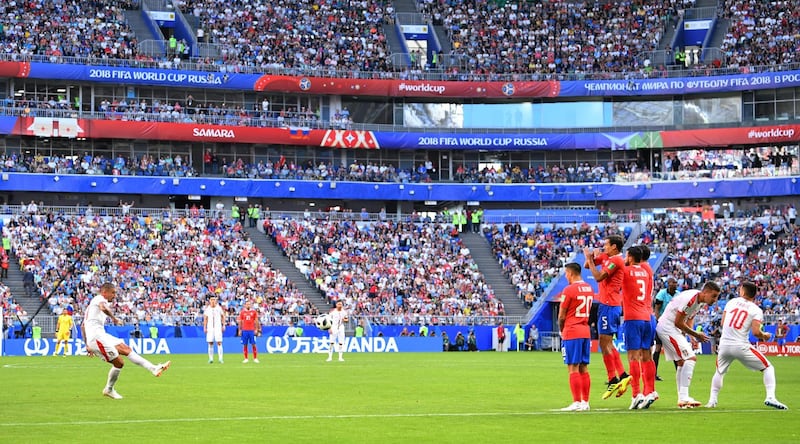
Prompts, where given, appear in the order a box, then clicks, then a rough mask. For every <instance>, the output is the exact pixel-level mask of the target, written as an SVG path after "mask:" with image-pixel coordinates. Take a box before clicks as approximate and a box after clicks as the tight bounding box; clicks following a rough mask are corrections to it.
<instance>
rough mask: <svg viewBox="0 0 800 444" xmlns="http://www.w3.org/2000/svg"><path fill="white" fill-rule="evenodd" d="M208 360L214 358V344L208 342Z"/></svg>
mask: <svg viewBox="0 0 800 444" xmlns="http://www.w3.org/2000/svg"><path fill="white" fill-rule="evenodd" d="M208 360H209V361H213V360H214V344H211V343H209V344H208Z"/></svg>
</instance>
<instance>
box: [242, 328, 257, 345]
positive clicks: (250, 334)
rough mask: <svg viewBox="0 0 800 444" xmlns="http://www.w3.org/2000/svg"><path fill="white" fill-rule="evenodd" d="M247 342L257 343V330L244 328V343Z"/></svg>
mask: <svg viewBox="0 0 800 444" xmlns="http://www.w3.org/2000/svg"><path fill="white" fill-rule="evenodd" d="M247 344H253V345H256V332H255V330H242V345H247Z"/></svg>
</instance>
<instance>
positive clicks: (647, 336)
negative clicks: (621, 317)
mask: <svg viewBox="0 0 800 444" xmlns="http://www.w3.org/2000/svg"><path fill="white" fill-rule="evenodd" d="M622 328H623V331H624V332H625V348H627V349H628V350H650V346H651V345H652V344H653V334H654V332H653V324H652V323H651V322H650V321H635V320H630V321H627V320H626V321H625V323H624V324H623V325H622Z"/></svg>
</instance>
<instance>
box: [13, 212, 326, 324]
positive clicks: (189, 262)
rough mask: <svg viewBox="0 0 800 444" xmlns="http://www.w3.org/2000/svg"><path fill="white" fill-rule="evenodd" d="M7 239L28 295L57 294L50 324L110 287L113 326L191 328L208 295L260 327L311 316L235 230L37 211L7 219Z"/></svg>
mask: <svg viewBox="0 0 800 444" xmlns="http://www.w3.org/2000/svg"><path fill="white" fill-rule="evenodd" d="M5 230H7V235H8V237H9V238H10V239H11V248H12V250H13V251H14V253H15V256H16V257H17V258H18V260H19V266H20V267H21V269H23V270H25V271H26V272H31V273H32V274H33V279H32V281H33V284H32V285H30V286H29V287H28V288H26V290H27V291H29V292H30V293H31V294H33V295H36V296H38V297H41V298H44V297H47V296H48V295H51V290H54V291H52V295H51V296H49V299H48V305H49V307H50V310H51V311H52V312H53V313H55V314H59V313H60V312H61V311H62V310H64V309H65V308H66V307H67V306H68V305H73V306H75V307H76V309H77V310H76V311H78V312H82V311H83V309H84V308H85V307H86V305H87V304H88V303H89V300H90V298H91V297H92V296H93V295H94V294H96V293H97V289H98V288H99V286H100V284H102V283H103V282H104V281H105V280H108V279H110V280H112V281H113V282H115V283H116V284H117V285H118V286H119V288H120V291H119V293H118V295H119V296H118V298H117V300H116V304H117V317H119V318H120V319H123V320H124V321H126V322H129V323H135V322H138V321H144V320H145V318H146V317H148V316H149V317H150V319H148V320H149V321H152V322H154V323H155V324H156V325H197V323H198V322H199V323H202V309H203V307H204V305H205V300H206V298H208V296H210V295H215V296H218V297H219V300H220V304H221V305H222V306H223V308H225V309H226V310H228V311H229V312H230V314H232V315H233V314H235V313H238V310H239V308H240V307H241V306H242V304H243V302H244V300H245V299H250V300H252V301H253V302H254V304H253V305H254V307H256V308H258V309H259V310H260V313H261V316H262V322H263V323H264V324H275V325H286V324H287V323H288V322H290V321H291V320H293V319H297V318H306V317H307V319H306V322H308V321H310V319H311V316H313V315H315V314H316V313H317V308H316V307H314V306H313V305H312V304H310V303H309V302H308V300H307V299H306V298H305V297H304V296H303V294H302V293H301V292H300V291H298V290H297V289H296V287H295V286H294V284H293V283H292V282H291V281H289V280H288V279H287V278H286V276H285V275H283V274H282V273H281V272H280V271H278V270H276V269H275V268H273V267H272V265H271V264H270V262H269V261H268V260H265V258H264V257H263V255H262V254H261V252H260V250H258V248H256V247H254V246H253V243H252V241H251V240H250V239H249V238H248V236H247V235H246V233H245V232H244V231H243V230H242V226H241V225H240V224H239V222H238V220H237V221H235V222H234V221H232V220H230V219H226V218H222V217H210V218H199V217H196V218H195V217H186V216H180V217H171V216H170V214H169V213H168V212H167V214H166V216H164V217H159V216H151V215H146V214H142V215H133V214H131V213H127V214H124V215H122V216H113V217H112V216H109V217H101V216H91V217H90V216H79V217H68V216H61V215H56V214H53V213H52V212H46V213H45V212H44V211H43V210H42V211H38V212H34V213H30V212H29V213H26V214H24V215H19V216H14V217H12V218H11V219H10V220H9V222H8V223H7V224H6V226H5ZM62 279H63V281H62ZM59 284H60V285H59ZM57 285H58V286H57ZM56 286H57V287H56ZM231 319H235V316H232V317H231Z"/></svg>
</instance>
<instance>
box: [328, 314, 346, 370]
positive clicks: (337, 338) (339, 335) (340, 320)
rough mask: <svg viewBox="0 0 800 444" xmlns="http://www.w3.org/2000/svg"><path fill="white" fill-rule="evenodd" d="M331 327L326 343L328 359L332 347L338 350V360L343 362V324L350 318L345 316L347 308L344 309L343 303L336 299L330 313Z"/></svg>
mask: <svg viewBox="0 0 800 444" xmlns="http://www.w3.org/2000/svg"><path fill="white" fill-rule="evenodd" d="M329 316H330V317H331V329H330V330H329V331H328V334H329V335H330V341H329V345H328V359H327V361H328V362H330V361H331V360H332V359H333V349H334V347H335V348H336V351H338V352H339V361H342V362H344V358H343V357H342V353H344V324H345V323H346V322H347V321H349V320H350V318H348V317H347V310H345V309H344V304H343V303H342V301H341V300H339V301H336V308H334V309H333V310H332V311H331V313H330V315H329Z"/></svg>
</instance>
